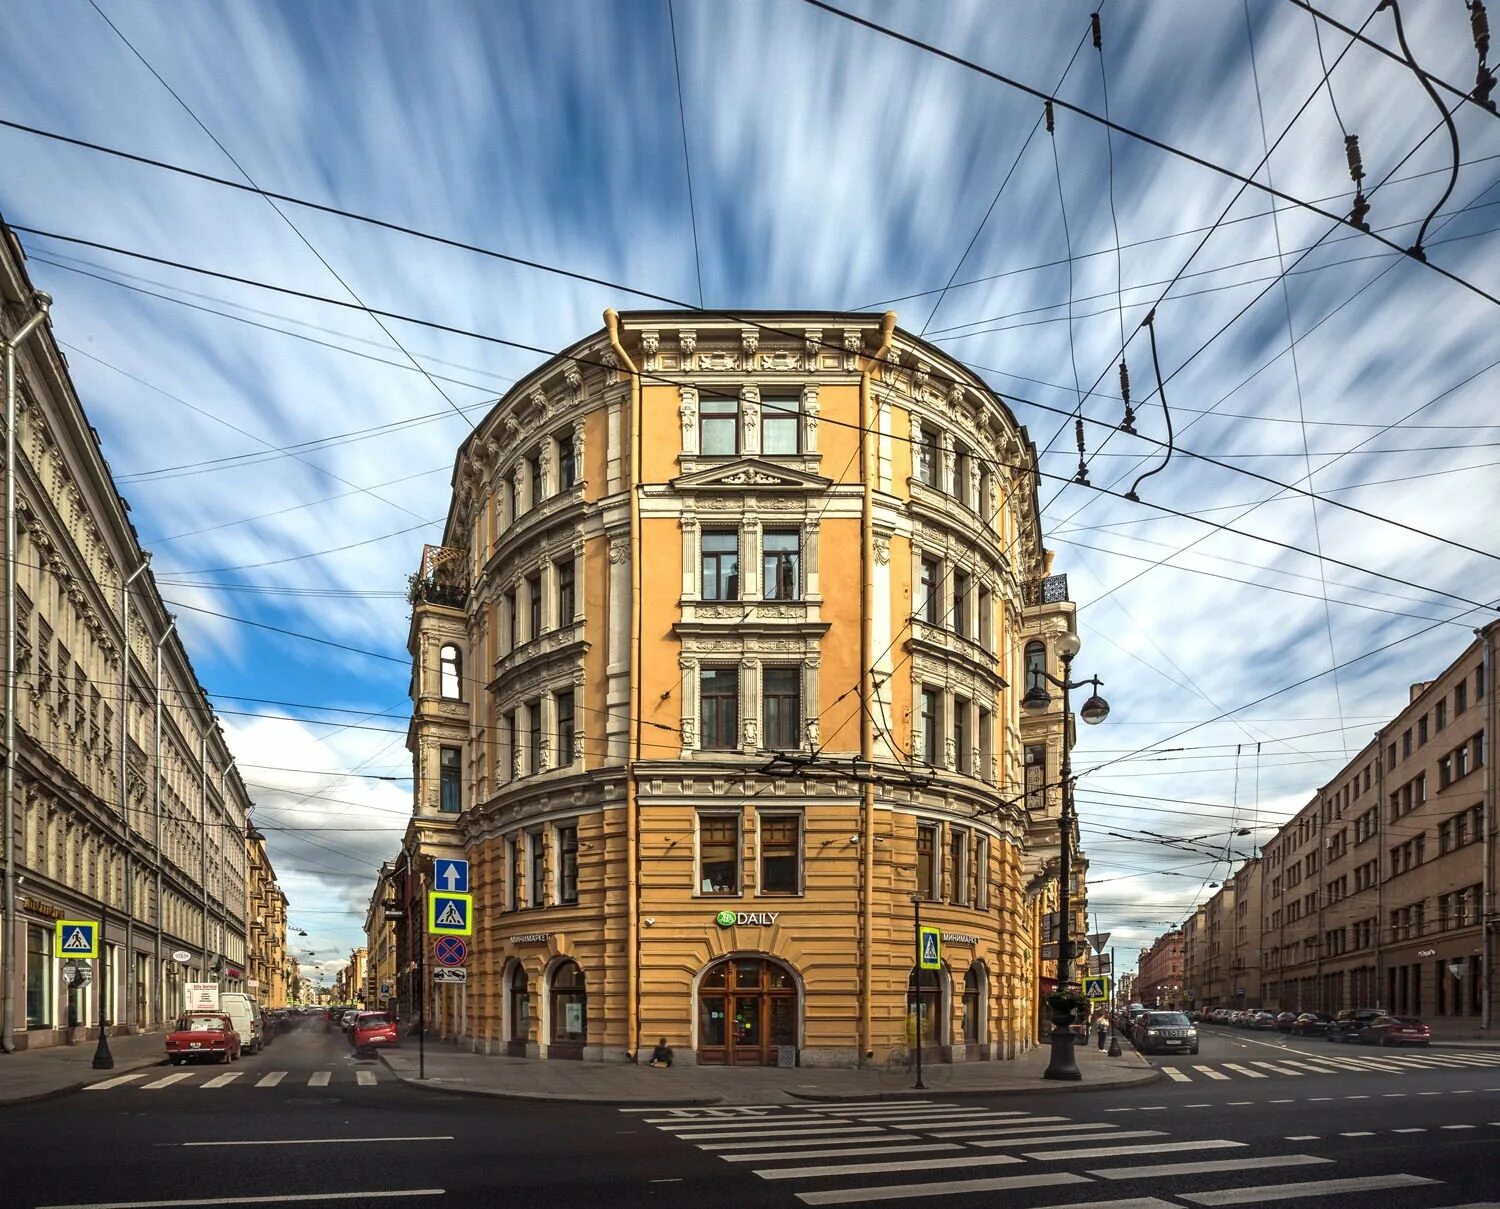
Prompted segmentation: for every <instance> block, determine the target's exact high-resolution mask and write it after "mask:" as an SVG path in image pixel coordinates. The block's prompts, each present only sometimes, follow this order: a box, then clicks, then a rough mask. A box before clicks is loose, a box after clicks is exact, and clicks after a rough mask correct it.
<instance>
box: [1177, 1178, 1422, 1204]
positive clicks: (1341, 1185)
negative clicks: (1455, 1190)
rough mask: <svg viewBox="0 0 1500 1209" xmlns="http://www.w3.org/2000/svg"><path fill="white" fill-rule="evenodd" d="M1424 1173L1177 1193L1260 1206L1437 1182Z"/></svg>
mask: <svg viewBox="0 0 1500 1209" xmlns="http://www.w3.org/2000/svg"><path fill="white" fill-rule="evenodd" d="M1440 1182H1441V1181H1439V1180H1429V1179H1428V1178H1427V1177H1426V1176H1421V1175H1405V1174H1401V1175H1361V1176H1354V1177H1351V1178H1350V1179H1345V1180H1307V1181H1305V1182H1303V1183H1299V1184H1261V1185H1259V1186H1257V1187H1255V1188H1221V1189H1216V1190H1214V1191H1211V1192H1176V1193H1173V1195H1174V1196H1178V1197H1181V1198H1182V1199H1183V1200H1185V1201H1191V1202H1192V1203H1193V1204H1195V1205H1258V1204H1261V1203H1262V1202H1263V1201H1290V1200H1295V1199H1296V1198H1298V1197H1309V1196H1336V1195H1339V1194H1341V1193H1345V1192H1377V1191H1379V1190H1381V1189H1384V1188H1415V1187H1417V1186H1418V1185H1420V1184H1437V1183H1440Z"/></svg>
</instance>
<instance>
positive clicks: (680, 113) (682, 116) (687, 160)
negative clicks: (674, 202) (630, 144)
mask: <svg viewBox="0 0 1500 1209" xmlns="http://www.w3.org/2000/svg"><path fill="white" fill-rule="evenodd" d="M674 10H675V5H674V4H673V3H672V0H667V28H668V29H669V30H670V31H671V34H672V74H673V75H674V76H675V77H676V80H677V121H678V123H679V124H680V125H681V127H682V164H683V168H684V169H685V170H686V175H687V195H688V217H689V219H691V220H692V227H693V267H694V268H695V269H696V270H697V273H698V305H699V306H700V307H701V306H702V305H703V254H702V252H701V251H699V248H698V208H697V206H696V205H695V204H694V202H693V157H692V156H691V155H690V154H689V153H688V132H687V106H686V104H684V102H683V99H682V65H681V63H680V62H679V61H678V58H677V15H676V12H675V11H674Z"/></svg>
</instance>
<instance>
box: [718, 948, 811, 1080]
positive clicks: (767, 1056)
mask: <svg viewBox="0 0 1500 1209" xmlns="http://www.w3.org/2000/svg"><path fill="white" fill-rule="evenodd" d="M796 1044H797V985H796V983H795V981H793V979H792V975H791V971H789V970H788V969H787V968H786V967H785V966H783V965H781V964H780V963H779V962H775V961H769V960H766V959H764V958H759V957H735V958H730V959H729V960H727V961H721V962H719V963H718V964H717V965H715V966H713V967H712V968H710V969H709V971H708V972H707V973H706V974H704V976H703V981H702V984H701V985H700V987H699V990H698V1061H699V1062H700V1063H703V1064H704V1065H711V1066H775V1065H776V1062H777V1057H778V1051H779V1049H780V1047H781V1046H783V1045H791V1046H795V1045H796Z"/></svg>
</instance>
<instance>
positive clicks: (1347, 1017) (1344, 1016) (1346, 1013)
mask: <svg viewBox="0 0 1500 1209" xmlns="http://www.w3.org/2000/svg"><path fill="white" fill-rule="evenodd" d="M1384 1015H1385V1009H1384V1008H1345V1009H1344V1010H1343V1011H1342V1012H1340V1013H1339V1014H1338V1015H1337V1016H1335V1017H1334V1018H1333V1019H1332V1020H1331V1021H1330V1022H1329V1025H1328V1032H1327V1034H1326V1036H1327V1038H1328V1040H1329V1041H1347V1042H1353V1043H1354V1044H1356V1045H1357V1044H1358V1043H1359V1033H1360V1030H1361V1029H1363V1028H1364V1027H1365V1026H1366V1025H1367V1024H1369V1023H1370V1021H1372V1020H1374V1019H1375V1018H1376V1017H1378V1016H1384Z"/></svg>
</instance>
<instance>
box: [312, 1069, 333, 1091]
mask: <svg viewBox="0 0 1500 1209" xmlns="http://www.w3.org/2000/svg"><path fill="white" fill-rule="evenodd" d="M331 1078H333V1072H332V1071H329V1070H319V1071H314V1072H313V1075H312V1078H310V1079H309V1080H308V1081H307V1085H308V1086H309V1087H327V1086H328V1080H329V1079H331Z"/></svg>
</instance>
